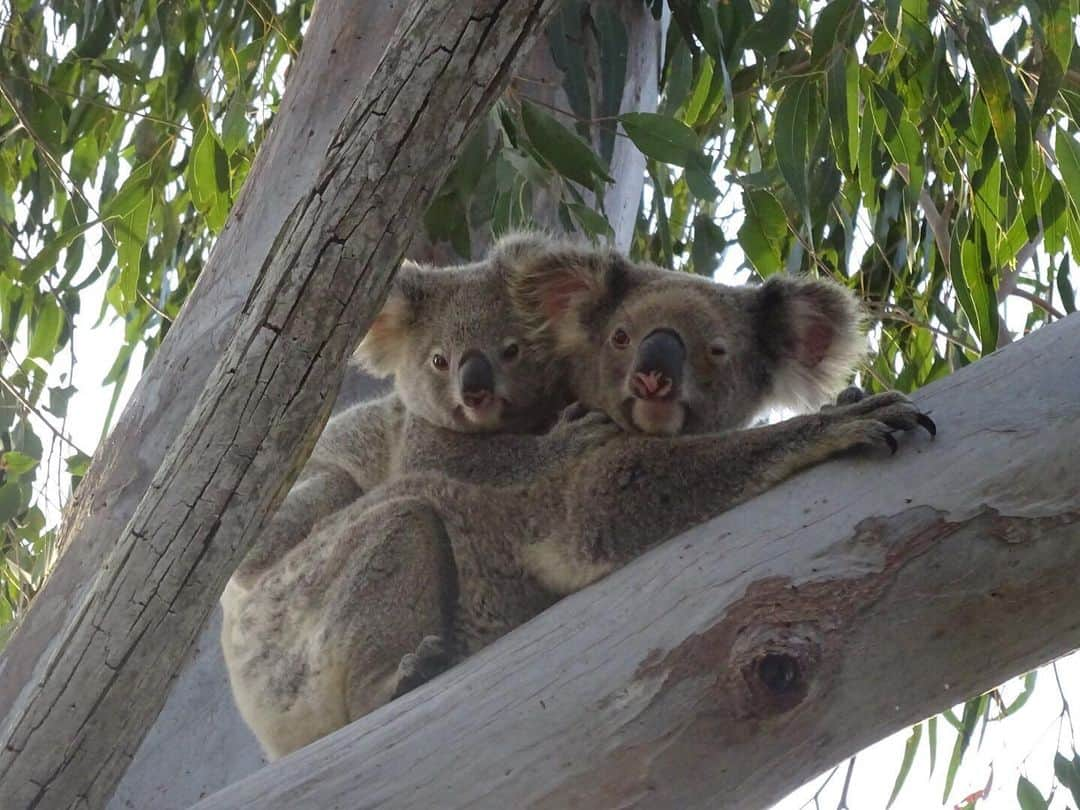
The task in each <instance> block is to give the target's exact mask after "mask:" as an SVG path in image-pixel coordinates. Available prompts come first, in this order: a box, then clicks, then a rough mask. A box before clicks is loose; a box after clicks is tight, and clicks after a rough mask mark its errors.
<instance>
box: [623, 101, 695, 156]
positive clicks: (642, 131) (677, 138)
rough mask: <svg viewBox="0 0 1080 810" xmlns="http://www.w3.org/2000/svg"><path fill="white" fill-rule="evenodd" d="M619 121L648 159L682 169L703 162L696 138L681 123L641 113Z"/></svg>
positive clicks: (628, 114) (661, 116) (693, 133)
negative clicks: (681, 167)
mask: <svg viewBox="0 0 1080 810" xmlns="http://www.w3.org/2000/svg"><path fill="white" fill-rule="evenodd" d="M619 121H620V122H621V123H622V125H623V127H624V128H625V129H626V134H627V135H629V136H630V140H632V141H633V142H634V145H635V146H637V148H638V149H640V150H641V152H642V153H643V154H644V155H645V156H646V157H650V158H652V159H653V160H658V161H660V162H661V163H670V164H671V165H672V166H683V167H686V166H689V165H691V164H694V163H696V162H698V161H700V160H702V159H703V155H702V152H701V145H700V143H699V142H698V136H697V134H696V133H695V132H694V130H692V129H690V127H688V126H687V125H686V124H684V123H683V122H682V121H677V120H675V119H674V118H669V117H668V116H666V115H658V114H657V113H641V112H635V113H626V114H625V115H621V116H619Z"/></svg>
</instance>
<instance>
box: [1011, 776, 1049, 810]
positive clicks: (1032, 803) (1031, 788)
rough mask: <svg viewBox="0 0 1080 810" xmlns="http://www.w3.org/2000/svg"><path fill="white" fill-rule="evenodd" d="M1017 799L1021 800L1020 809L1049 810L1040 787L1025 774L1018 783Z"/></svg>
mask: <svg viewBox="0 0 1080 810" xmlns="http://www.w3.org/2000/svg"><path fill="white" fill-rule="evenodd" d="M1016 799H1017V801H1019V802H1020V810H1047V807H1048V806H1049V805H1048V804H1047V803H1046V799H1044V798H1043V795H1042V794H1041V793H1040V792H1039V789H1038V788H1037V787H1035V785H1033V784H1031V782H1029V781H1028V780H1027V779H1026V778H1025V777H1023V776H1021V777H1020V780H1019V781H1018V782H1017V783H1016Z"/></svg>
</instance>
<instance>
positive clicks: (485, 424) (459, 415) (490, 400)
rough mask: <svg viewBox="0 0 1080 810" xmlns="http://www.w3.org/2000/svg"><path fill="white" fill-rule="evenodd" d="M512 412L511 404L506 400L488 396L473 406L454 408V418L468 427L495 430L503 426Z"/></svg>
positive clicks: (462, 405)
mask: <svg viewBox="0 0 1080 810" xmlns="http://www.w3.org/2000/svg"><path fill="white" fill-rule="evenodd" d="M510 410H511V408H510V402H509V400H507V399H506V398H504V397H500V396H487V397H484V398H483V399H481V400H479V401H478V402H475V403H474V404H472V405H464V404H461V405H458V406H457V407H456V408H454V417H455V419H456V420H457V421H458V422H459V423H461V424H464V425H466V426H469V427H473V428H481V429H486V430H493V429H495V428H498V427H499V426H501V424H502V422H503V419H504V417H505V416H507V415H508V412H509V411H510Z"/></svg>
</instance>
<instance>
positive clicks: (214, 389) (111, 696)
mask: <svg viewBox="0 0 1080 810" xmlns="http://www.w3.org/2000/svg"><path fill="white" fill-rule="evenodd" d="M555 6H556V3H555V1H554V0H478V2H472V3H458V2H454V0H413V2H411V3H410V5H409V6H408V8H407V9H406V10H405V12H404V14H403V16H402V21H401V24H400V25H399V26H398V29H397V31H396V32H395V34H394V37H393V39H392V41H391V42H390V43H388V45H387V48H386V52H385V55H384V56H383V59H382V61H381V62H380V64H379V66H378V68H377V69H376V71H375V73H374V75H373V77H372V79H371V81H370V83H369V84H368V85H367V86H366V88H365V91H364V93H363V95H362V96H361V97H360V98H358V99H356V101H355V102H354V104H353V105H352V107H351V109H350V111H349V113H348V114H347V115H346V117H345V120H344V121H343V122H342V125H341V128H340V130H339V132H338V135H337V136H336V138H335V139H334V142H333V145H332V147H331V149H330V152H329V154H328V156H327V158H326V161H325V162H324V165H323V169H322V171H321V172H320V176H319V180H318V183H317V185H316V187H315V188H314V189H312V191H311V193H310V194H309V195H307V196H306V198H304V199H303V200H302V201H301V202H300V204H299V205H298V206H297V207H296V209H295V210H294V212H293V214H292V216H291V217H290V218H289V220H288V222H287V223H286V225H285V226H284V227H283V229H282V231H281V232H280V234H279V237H278V240H277V243H276V245H275V250H274V251H273V252H272V253H271V255H270V256H269V258H268V259H267V261H266V262H265V264H264V265H263V267H262V270H261V271H260V274H259V277H258V279H257V281H256V283H255V285H254V288H253V290H252V292H251V295H250V297H249V298H248V300H247V302H246V303H245V306H244V309H243V313H242V315H241V318H240V321H239V324H238V327H237V331H236V335H235V337H234V339H233V340H232V341H231V343H230V344H229V346H228V348H227V350H226V352H225V353H224V356H223V357H222V358H221V360H220V362H219V363H218V365H217V367H216V368H215V370H214V373H213V374H212V375H211V377H210V379H209V381H208V382H207V384H206V387H205V388H204V390H203V392H202V394H201V396H200V397H199V400H198V402H197V403H192V406H193V407H192V413H191V417H190V418H189V420H188V422H187V424H186V426H185V428H184V430H183V432H182V434H181V435H180V437H179V438H178V439H177V441H176V442H175V443H174V444H173V446H172V448H171V449H170V451H169V453H168V454H167V455H166V457H165V460H164V461H163V463H162V465H161V467H160V469H159V470H158V472H157V474H156V476H155V477H154V481H153V483H152V485H151V487H150V489H149V491H148V492H147V493H146V494H145V496H144V497H143V499H142V501H141V502H140V504H139V507H138V509H137V510H136V512H135V515H134V517H133V518H132V520H131V522H130V523H129V524H128V526H127V528H126V530H125V531H124V533H123V535H122V536H121V537H120V538H119V541H118V542H117V544H116V545H115V547H114V548H113V550H112V551H111V553H110V554H108V556H107V557H106V559H105V560H104V562H103V564H102V567H101V570H100V572H99V575H98V576H97V578H96V580H95V582H94V584H93V586H92V587H91V588H90V589H89V592H88V594H87V597H86V598H85V600H84V601H83V602H82V604H81V606H80V609H79V610H78V611H77V613H76V615H75V616H74V618H73V619H72V620H71V621H70V622H69V623H68V624H67V625H66V626H65V627H64V628H63V630H62V633H61V642H60V643H59V644H58V645H57V646H56V649H55V652H54V654H53V655H52V657H51V659H50V660H49V661H48V662H43V663H42V664H41V665H40V666H38V667H37V668H36V671H35V677H34V679H33V680H32V682H31V683H29V684H27V685H26V686H25V687H24V688H23V690H22V692H21V694H20V695H19V697H18V699H17V700H16V701H15V704H14V706H13V708H12V710H11V712H10V713H9V714H8V716H7V718H6V720H5V723H4V727H3V739H4V747H3V750H2V751H0V796H3V800H2V803H3V806H4V807H5V808H32V807H49V808H65V807H101V806H103V805H104V804H105V802H106V801H107V799H108V797H109V795H110V794H111V792H112V790H113V789H114V787H115V785H116V782H117V780H118V779H119V777H120V776H121V775H122V774H123V771H124V769H125V767H126V766H127V763H128V762H129V761H130V759H131V756H132V754H133V753H134V752H135V750H136V748H137V746H138V744H139V741H140V740H141V739H142V736H143V734H144V733H145V731H146V729H147V728H148V727H149V725H150V723H151V722H152V721H153V719H154V717H155V716H156V714H157V712H158V711H159V710H160V708H161V705H162V703H163V701H164V699H165V695H166V689H167V686H168V684H169V682H170V680H171V678H172V677H173V675H174V674H175V672H176V671H177V670H178V668H179V667H180V664H181V662H182V660H183V657H184V655H185V653H186V651H187V649H188V646H189V645H190V643H191V641H192V639H193V637H194V636H195V634H196V633H197V632H198V630H199V628H200V626H201V625H202V624H203V621H204V620H205V618H206V616H207V614H208V613H209V611H210V609H211V607H212V606H213V604H214V602H215V600H216V599H217V597H218V596H219V595H220V593H221V591H222V589H223V588H224V585H225V582H226V580H227V579H228V577H229V575H230V574H231V572H232V571H233V569H234V568H235V566H236V564H237V563H238V561H239V560H240V559H241V557H242V556H243V554H244V552H245V550H246V549H247V548H248V546H249V544H250V542H251V540H252V538H253V537H254V536H255V535H256V534H257V533H258V531H259V529H260V528H261V526H262V524H263V522H264V520H265V518H266V516H267V515H268V514H269V513H271V512H272V510H273V508H274V506H275V504H276V503H277V501H278V500H279V499H280V495H281V494H282V493H283V492H284V491H286V490H287V488H288V486H289V484H290V482H291V479H292V477H293V473H294V472H295V470H296V469H297V468H298V466H299V463H300V462H301V461H302V460H303V459H304V458H305V457H306V454H307V453H308V452H309V451H310V447H311V445H312V444H313V442H314V439H315V437H316V436H317V435H318V432H319V430H320V429H321V427H322V424H323V423H324V421H325V419H326V415H327V412H328V410H329V407H330V405H331V403H332V402H333V396H332V394H333V392H335V391H336V388H337V386H338V384H339V383H340V378H341V374H342V369H343V362H344V358H345V357H346V355H347V353H348V352H349V351H350V350H351V349H352V348H353V347H354V346H355V345H356V343H357V341H358V340H359V338H360V337H361V336H362V335H363V333H364V331H365V329H366V328H367V326H368V324H369V323H370V321H371V319H372V317H373V316H374V313H375V312H377V311H378V309H379V307H380V306H381V303H382V299H383V297H384V295H385V291H386V289H387V285H388V283H389V281H390V279H391V278H392V275H393V272H394V269H395V268H396V267H397V265H398V264H399V263H400V261H401V258H402V256H403V255H404V252H405V249H406V247H407V245H408V242H409V237H410V234H411V233H412V231H413V229H414V228H415V227H416V226H417V223H418V222H419V220H420V217H421V216H422V214H423V211H424V210H425V209H426V207H427V205H428V204H429V203H430V201H431V199H432V197H433V195H434V192H435V191H436V190H437V189H438V188H439V186H440V183H441V180H442V178H443V177H444V175H445V174H446V172H447V171H448V170H449V168H450V166H451V164H452V162H453V159H454V157H455V155H456V154H457V152H458V151H459V149H460V148H461V146H462V143H463V142H464V141H465V139H466V138H467V137H468V135H469V134H470V133H471V131H472V129H473V126H474V124H475V123H476V122H477V121H478V120H480V119H481V118H482V116H483V115H484V114H485V113H486V112H487V110H488V108H489V107H490V105H491V103H492V102H493V100H494V99H495V98H497V97H498V96H499V94H500V93H501V92H502V90H503V89H504V88H505V86H506V84H507V82H508V80H509V77H510V76H511V74H512V72H513V70H514V68H515V66H516V65H517V64H518V62H519V60H520V58H521V57H522V56H523V55H524V54H526V53H527V52H528V50H529V48H530V46H531V44H532V43H533V42H534V41H535V39H536V37H537V36H538V34H539V33H540V32H541V31H542V30H543V28H544V25H545V22H546V21H547V18H548V17H549V16H550V14H551V12H552V11H553V9H554V8H555ZM304 125H305V124H304V122H303V121H297V120H286V119H284V118H282V119H279V120H278V121H276V122H275V126H276V127H289V126H294V127H300V126H304ZM253 192H254V190H253ZM105 494H107V493H103V497H104V495H105Z"/></svg>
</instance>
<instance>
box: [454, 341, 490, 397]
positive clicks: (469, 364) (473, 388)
mask: <svg viewBox="0 0 1080 810" xmlns="http://www.w3.org/2000/svg"><path fill="white" fill-rule="evenodd" d="M458 374H459V375H460V380H461V392H462V393H463V394H465V395H467V396H469V395H471V396H473V397H476V396H483V395H484V394H491V393H493V392H494V391H495V369H493V368H492V367H491V362H490V361H489V360H488V359H487V357H485V356H484V355H483V353H482V352H478V351H471V352H466V353H465V355H464V356H463V357H462V358H461V367H460V368H459V370H458Z"/></svg>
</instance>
